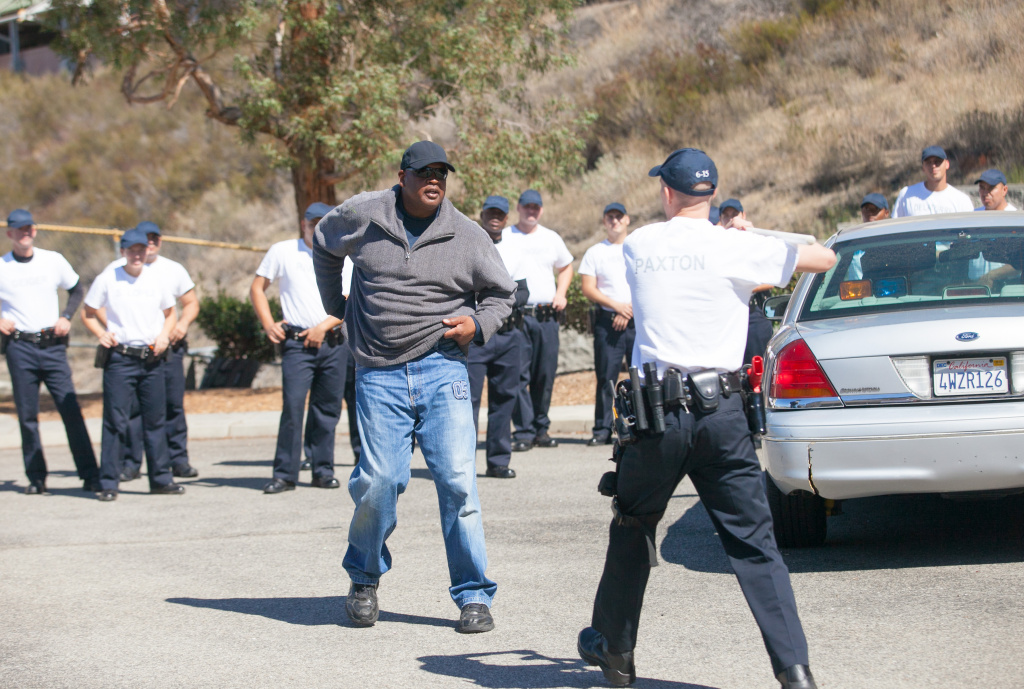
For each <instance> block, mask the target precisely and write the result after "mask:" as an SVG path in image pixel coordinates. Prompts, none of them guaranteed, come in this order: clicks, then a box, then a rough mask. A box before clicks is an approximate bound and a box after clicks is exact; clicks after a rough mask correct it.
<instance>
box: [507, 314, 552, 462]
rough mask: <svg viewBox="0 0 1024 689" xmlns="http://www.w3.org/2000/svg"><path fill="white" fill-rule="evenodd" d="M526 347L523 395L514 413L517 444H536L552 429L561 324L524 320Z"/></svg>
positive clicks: (522, 380)
mask: <svg viewBox="0 0 1024 689" xmlns="http://www.w3.org/2000/svg"><path fill="white" fill-rule="evenodd" d="M523 330H524V332H525V333H526V347H524V348H523V353H522V357H521V358H522V369H521V371H520V373H519V386H520V387H519V395H518V397H517V399H516V406H515V409H514V410H513V411H512V423H513V424H514V425H515V428H516V432H515V438H516V440H521V441H523V442H527V443H529V442H533V439H534V438H535V437H536V436H538V435H540V434H541V433H545V434H546V433H547V432H548V427H550V426H551V419H549V418H548V410H549V409H550V408H551V390H552V389H553V388H554V386H555V373H556V372H557V370H558V321H555V320H550V321H544V322H543V323H541V322H540V321H538V320H537V319H536V318H534V317H533V316H526V317H525V318H523Z"/></svg>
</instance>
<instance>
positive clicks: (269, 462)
mask: <svg viewBox="0 0 1024 689" xmlns="http://www.w3.org/2000/svg"><path fill="white" fill-rule="evenodd" d="M217 466H224V467H270V466H274V460H273V459H229V460H226V461H223V462H217Z"/></svg>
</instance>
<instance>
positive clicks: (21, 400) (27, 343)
mask: <svg viewBox="0 0 1024 689" xmlns="http://www.w3.org/2000/svg"><path fill="white" fill-rule="evenodd" d="M7 237H8V238H9V239H10V240H11V243H12V249H11V251H10V252H9V253H7V254H6V255H4V256H3V257H2V258H0V350H3V351H0V353H3V354H5V356H6V358H7V370H8V371H10V374H11V387H12V388H13V393H14V406H15V408H16V409H17V412H18V425H19V426H20V427H21V453H22V458H23V459H24V461H25V475H26V476H27V477H28V486H27V487H26V488H25V494H26V495H42V494H43V493H45V492H46V476H47V469H46V459H45V458H44V457H43V445H42V441H41V439H40V437H39V384H40V383H46V389H47V390H49V391H50V396H51V397H52V398H53V403H54V405H56V407H57V411H59V412H60V417H61V420H62V421H63V422H64V430H65V431H66V432H67V436H68V446H69V447H70V448H71V456H72V457H74V460H75V468H76V469H77V470H78V477H79V478H81V479H82V481H83V488H84V489H85V490H86V491H88V492H96V491H98V490H99V469H98V468H97V466H96V455H95V454H94V453H93V450H92V442H91V441H90V440H89V431H88V430H87V429H86V427H85V421H84V420H83V419H82V410H81V408H80V407H79V406H78V397H77V395H75V386H74V383H73V382H72V380H71V368H70V367H69V366H68V356H67V344H68V331H69V330H70V329H71V318H72V317H73V316H74V314H75V311H76V310H77V309H78V305H79V304H80V303H81V302H82V297H83V296H85V290H84V289H83V287H82V285H81V282H80V281H79V279H78V274H77V273H76V272H75V271H74V269H73V268H72V267H71V264H70V263H68V262H67V259H65V258H64V257H63V256H61V255H60V254H58V253H57V252H55V251H46V250H45V249H39V248H36V247H35V237H36V226H35V222H34V221H33V219H32V214H31V213H29V212H28V211H26V210H24V209H20V208H19V209H18V210H15V211H13V212H12V213H11V214H10V215H9V216H8V217H7ZM60 289H65V290H67V291H68V301H67V306H65V307H64V309H63V310H61V309H60V303H59V301H58V298H57V291H58V290H60Z"/></svg>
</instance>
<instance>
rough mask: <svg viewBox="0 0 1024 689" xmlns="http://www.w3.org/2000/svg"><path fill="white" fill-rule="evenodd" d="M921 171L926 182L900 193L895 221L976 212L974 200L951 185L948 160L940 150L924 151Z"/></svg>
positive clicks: (893, 215) (944, 152)
mask: <svg viewBox="0 0 1024 689" xmlns="http://www.w3.org/2000/svg"><path fill="white" fill-rule="evenodd" d="M921 170H922V171H923V172H924V181H922V182H918V183H917V184H913V185H911V186H909V187H903V188H902V189H900V193H899V194H898V195H897V196H896V203H895V204H893V208H892V217H894V218H906V217H909V216H911V215H934V214H937V213H967V212H970V211H973V210H974V204H972V203H971V197H970V196H968V195H967V194H965V193H963V192H962V191H960V190H959V189H956V188H954V187H952V186H950V185H949V183H948V182H947V181H946V173H948V172H949V158H948V157H947V156H946V151H945V150H943V148H942V147H941V146H929V147H928V148H926V149H924V150H923V151H921Z"/></svg>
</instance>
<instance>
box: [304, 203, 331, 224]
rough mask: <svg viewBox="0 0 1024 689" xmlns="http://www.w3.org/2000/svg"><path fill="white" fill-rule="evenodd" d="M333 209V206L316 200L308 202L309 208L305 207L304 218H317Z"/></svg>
mask: <svg viewBox="0 0 1024 689" xmlns="http://www.w3.org/2000/svg"><path fill="white" fill-rule="evenodd" d="M333 210H334V208H333V207H332V206H328V205H327V204H326V203H320V202H319V201H317V202H316V203H311V204H309V208H307V209H306V216H305V217H306V220H316V219H317V218H322V217H324V216H325V215H327V214H328V213H330V212H331V211H333Z"/></svg>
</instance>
